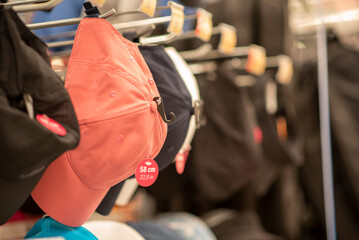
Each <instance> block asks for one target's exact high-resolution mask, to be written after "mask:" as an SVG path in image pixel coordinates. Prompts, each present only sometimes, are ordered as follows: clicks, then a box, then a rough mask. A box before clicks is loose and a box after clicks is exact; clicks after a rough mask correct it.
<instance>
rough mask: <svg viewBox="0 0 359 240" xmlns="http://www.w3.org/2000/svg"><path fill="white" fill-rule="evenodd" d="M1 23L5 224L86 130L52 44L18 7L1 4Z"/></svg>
mask: <svg viewBox="0 0 359 240" xmlns="http://www.w3.org/2000/svg"><path fill="white" fill-rule="evenodd" d="M0 26H1V29H0V32H1V35H0V37H1V40H0V62H1V64H0V224H3V223H5V222H6V221H7V220H8V219H9V218H10V217H11V216H12V215H13V214H15V212H16V211H17V210H18V209H19V208H20V207H21V206H22V205H23V203H24V202H25V201H26V199H27V198H28V197H29V196H30V193H31V191H32V190H33V188H34V187H35V185H36V184H37V182H38V181H39V179H40V178H41V176H42V174H43V173H44V171H45V169H46V167H47V166H48V165H49V164H50V163H51V162H52V161H54V160H55V159H56V158H57V157H59V156H60V155H61V154H63V153H64V152H65V151H67V150H70V149H74V148H75V147H76V146H77V145H78V143H79V140H80V135H79V134H80V133H79V126H78V122H77V118H76V114H75V110H74V108H73V105H72V103H71V100H70V97H69V95H68V93H67V91H66V89H65V88H64V86H63V83H62V82H61V80H60V79H59V77H58V76H57V75H56V73H55V72H54V71H53V70H52V69H51V66H50V61H49V57H48V55H47V46H46V45H45V44H44V43H43V42H42V41H41V40H40V39H39V38H38V37H36V36H35V35H34V34H33V33H32V32H31V31H30V30H29V29H28V28H27V27H26V26H25V25H24V23H23V22H22V21H21V20H20V19H19V17H18V16H17V14H16V13H15V12H14V11H13V10H12V9H9V8H5V7H3V6H0ZM25 94H27V96H28V97H26V98H25V99H27V102H28V104H26V103H25V102H26V100H24V95H25ZM31 99H32V104H31ZM26 106H27V107H28V110H27V108H26ZM27 112H28V113H27ZM28 114H29V115H30V117H29V115H28Z"/></svg>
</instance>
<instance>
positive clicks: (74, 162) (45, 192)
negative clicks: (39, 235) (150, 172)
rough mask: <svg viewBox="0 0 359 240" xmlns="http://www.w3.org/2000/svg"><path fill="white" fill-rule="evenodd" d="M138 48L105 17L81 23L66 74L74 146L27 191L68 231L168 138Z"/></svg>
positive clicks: (86, 217)
mask: <svg viewBox="0 0 359 240" xmlns="http://www.w3.org/2000/svg"><path fill="white" fill-rule="evenodd" d="M151 80H152V74H151V72H150V70H149V68H148V66H147V65H146V63H145V61H144V59H143V57H142V56H141V54H140V52H139V50H138V48H137V46H136V45H135V44H134V43H132V42H129V41H128V40H126V39H125V38H123V37H122V36H121V35H120V34H119V33H118V32H117V31H116V30H115V29H114V28H113V27H112V25H111V24H110V23H108V22H107V21H106V20H103V19H97V18H85V19H83V20H82V21H81V23H80V25H79V28H78V30H77V33H76V37H75V42H74V46H73V50H72V54H71V57H70V60H69V66H68V71H67V76H66V82H65V87H66V88H67V90H68V92H69V94H70V97H71V100H72V102H73V105H74V107H75V111H76V114H77V117H78V120H79V124H80V133H81V140H80V144H79V146H78V147H77V148H76V149H75V150H73V151H68V152H66V153H65V154H63V155H62V156H60V157H59V158H58V159H56V160H55V161H54V162H53V163H52V164H51V165H50V166H49V167H48V169H47V170H46V171H45V174H44V175H43V177H42V178H41V180H40V181H39V183H38V184H37V186H36V187H35V189H34V191H33V192H32V196H33V198H34V200H35V201H36V203H37V204H38V205H39V206H40V207H41V208H42V209H43V210H44V211H45V212H46V213H47V214H48V215H50V216H51V217H52V218H54V219H55V220H57V221H59V222H61V223H63V224H66V225H68V226H72V227H77V226H80V225H82V224H83V223H84V222H85V221H86V220H87V219H88V218H89V217H90V216H91V215H92V213H93V212H94V211H95V209H96V208H97V206H98V205H99V203H100V202H101V200H102V199H103V197H104V196H105V194H106V193H107V191H108V190H109V188H110V187H111V186H113V185H115V184H117V183H119V182H120V181H122V180H124V179H126V178H127V177H129V176H131V175H133V174H134V173H135V170H136V166H137V164H138V163H139V162H140V161H141V160H143V159H145V158H155V157H156V156H157V154H158V153H159V151H160V150H161V148H162V145H163V143H164V141H165V138H166V135H167V125H166V124H165V123H164V122H163V121H162V119H161V117H160V115H159V113H158V111H157V105H156V103H155V102H154V101H153V98H154V97H156V96H159V93H158V90H157V87H156V85H155V84H154V83H153V81H151Z"/></svg>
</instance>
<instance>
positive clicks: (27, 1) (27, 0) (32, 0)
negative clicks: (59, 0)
mask: <svg viewBox="0 0 359 240" xmlns="http://www.w3.org/2000/svg"><path fill="white" fill-rule="evenodd" d="M48 1H49V0H25V1H16V2H9V3H0V6H10V7H14V6H18V5H27V4H34V3H43V2H48Z"/></svg>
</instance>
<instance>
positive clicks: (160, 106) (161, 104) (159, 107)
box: [153, 97, 176, 123]
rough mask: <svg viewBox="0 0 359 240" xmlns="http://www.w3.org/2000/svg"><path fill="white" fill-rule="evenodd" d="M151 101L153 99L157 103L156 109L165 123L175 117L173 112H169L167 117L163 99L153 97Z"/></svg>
mask: <svg viewBox="0 0 359 240" xmlns="http://www.w3.org/2000/svg"><path fill="white" fill-rule="evenodd" d="M153 101H155V102H156V103H157V111H158V112H159V113H160V115H161V117H162V120H163V121H164V122H165V123H171V122H173V121H174V120H175V119H176V115H175V114H174V113H173V112H170V113H169V115H170V117H171V118H170V119H167V116H166V111H165V105H164V102H163V99H162V98H161V97H155V98H154V99H153Z"/></svg>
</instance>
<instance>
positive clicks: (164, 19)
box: [35, 9, 196, 47]
mask: <svg viewBox="0 0 359 240" xmlns="http://www.w3.org/2000/svg"><path fill="white" fill-rule="evenodd" d="M113 10H114V9H113ZM101 16H102V15H101ZM101 16H100V17H101ZM195 17H196V16H195V15H186V16H185V19H193V18H195ZM59 21H60V20H59ZM63 21H66V22H67V21H68V22H71V24H77V23H79V22H80V21H81V18H80V19H76V22H75V20H74V19H67V20H63ZM170 21H171V16H165V17H157V18H149V19H144V20H136V21H131V22H124V23H117V24H113V27H114V28H115V29H116V30H119V31H121V30H127V29H132V28H139V27H144V26H149V25H159V24H163V23H168V22H170ZM59 24H61V23H59ZM63 25H69V24H67V23H65V24H61V25H57V23H56V26H63ZM51 27H52V26H51ZM35 29H36V28H35ZM168 35H170V34H168ZM171 37H172V36H171ZM163 38H165V40H166V39H168V38H170V36H167V37H166V36H163ZM160 40H163V39H160ZM73 42H74V41H73V40H68V41H61V42H52V43H48V44H47V45H48V47H62V46H69V45H72V44H73ZM148 42H150V41H148ZM153 42H154V41H153Z"/></svg>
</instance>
